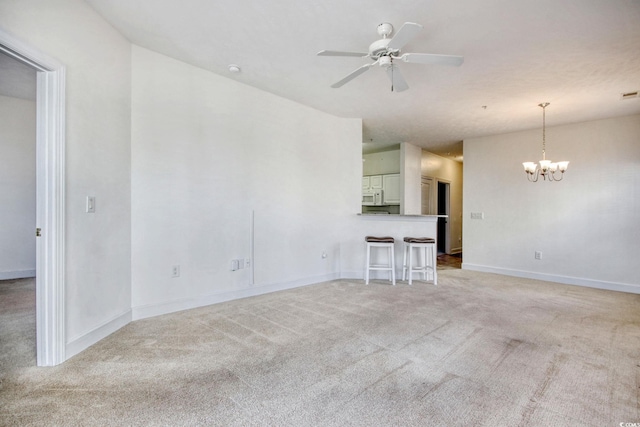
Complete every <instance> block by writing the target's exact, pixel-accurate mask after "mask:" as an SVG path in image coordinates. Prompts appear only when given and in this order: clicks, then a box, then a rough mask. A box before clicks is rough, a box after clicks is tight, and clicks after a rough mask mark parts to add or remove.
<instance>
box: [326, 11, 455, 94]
mask: <svg viewBox="0 0 640 427" xmlns="http://www.w3.org/2000/svg"><path fill="white" fill-rule="evenodd" d="M420 30H422V25H420V24H416V23H413V22H405V23H404V24H403V25H402V27H401V28H400V29H399V30H398V31H397V32H396V34H395V35H394V36H393V37H392V38H389V36H390V35H391V33H393V25H391V24H389V23H388V22H383V23H382V24H380V25H378V34H379V35H380V36H381V37H382V38H381V39H380V40H378V41H375V42H373V43H371V45H370V46H369V52H368V53H364V52H342V51H336V50H321V51H320V52H318V56H357V57H362V58H364V57H369V58H371V59H372V60H373V62H371V63H369V64H365V65H363V66H361V67H359V68H357V69H356V70H354V71H352V72H351V73H349V74H347V76H346V77H344V78H343V79H342V80H340V81H338V82H336V83H334V84H332V85H331V87H333V88H339V87H341V86H342V85H344V84H345V83H348V82H350V81H351V80H353V79H355V78H356V77H358V76H359V75H360V74H362V73H364V72H365V71H367V70H368V69H369V68H371V67H373V66H374V65H379V66H380V67H382V68H384V69H385V70H386V72H387V76H389V79H390V80H391V90H392V91H393V90H395V91H396V92H402V91H403V90H407V89H409V85H408V84H407V82H406V80H405V79H404V77H403V76H402V74H401V73H400V70H399V69H398V66H397V65H396V62H397V61H403V62H409V63H413V64H437V65H456V66H459V65H461V64H462V62H463V61H464V58H463V57H462V56H456V55H436V54H430V53H403V54H400V49H402V48H403V47H404V45H406V44H407V43H408V42H409V41H410V40H411V39H413V38H414V37H415V36H416V35H417V34H418V33H419V32H420Z"/></svg>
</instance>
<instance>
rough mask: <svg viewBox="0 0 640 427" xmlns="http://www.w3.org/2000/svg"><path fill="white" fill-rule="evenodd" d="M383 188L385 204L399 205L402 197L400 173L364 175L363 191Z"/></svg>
mask: <svg viewBox="0 0 640 427" xmlns="http://www.w3.org/2000/svg"><path fill="white" fill-rule="evenodd" d="M374 190H382V204H383V205H399V204H400V197H401V193H402V192H401V186H400V174H398V173H394V174H387V175H369V176H363V177H362V191H363V192H368V191H374Z"/></svg>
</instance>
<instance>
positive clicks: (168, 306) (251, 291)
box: [132, 273, 339, 320]
mask: <svg viewBox="0 0 640 427" xmlns="http://www.w3.org/2000/svg"><path fill="white" fill-rule="evenodd" d="M336 279H339V275H338V274H337V273H332V274H325V275H322V276H314V277H307V278H304V279H299V280H294V281H290V282H283V283H272V284H268V285H260V286H255V287H252V288H247V289H241V290H235V291H226V292H217V293H212V294H208V295H200V296H194V297H190V298H180V299H176V300H171V301H164V302H159V303H156V304H146V305H143V306H138V307H133V310H132V312H133V316H132V320H140V319H146V318H149V317H154V316H160V315H163V314H169V313H175V312H177V311H182V310H190V309H192V308H198V307H204V306H207V305H212V304H218V303H221V302H227V301H233V300H236V299H240V298H247V297H252V296H257V295H263V294H268V293H271V292H277V291H284V290H287V289H294V288H298V287H301V286H308V285H313V284H317V283H322V282H327V281H330V280H336Z"/></svg>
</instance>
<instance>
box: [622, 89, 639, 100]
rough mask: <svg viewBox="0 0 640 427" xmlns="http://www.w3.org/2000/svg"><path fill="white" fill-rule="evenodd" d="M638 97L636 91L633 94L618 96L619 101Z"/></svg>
mask: <svg viewBox="0 0 640 427" xmlns="http://www.w3.org/2000/svg"><path fill="white" fill-rule="evenodd" d="M637 97H638V91H637V90H636V91H635V92H627V93H623V94H621V95H620V99H632V98H637Z"/></svg>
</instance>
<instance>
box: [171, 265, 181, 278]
mask: <svg viewBox="0 0 640 427" xmlns="http://www.w3.org/2000/svg"><path fill="white" fill-rule="evenodd" d="M171 277H180V266H179V265H174V266H173V267H171Z"/></svg>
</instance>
